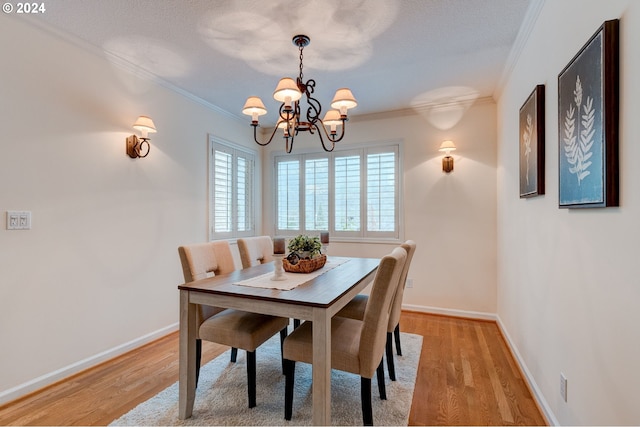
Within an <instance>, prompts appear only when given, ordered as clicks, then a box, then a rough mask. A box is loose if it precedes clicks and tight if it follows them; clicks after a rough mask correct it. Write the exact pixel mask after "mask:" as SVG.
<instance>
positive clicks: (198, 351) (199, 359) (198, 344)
mask: <svg viewBox="0 0 640 427" xmlns="http://www.w3.org/2000/svg"><path fill="white" fill-rule="evenodd" d="M200 363H202V340H201V339H200V338H198V339H197V340H196V388H198V378H200Z"/></svg>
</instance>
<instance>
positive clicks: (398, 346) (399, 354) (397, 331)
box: [393, 323, 402, 356]
mask: <svg viewBox="0 0 640 427" xmlns="http://www.w3.org/2000/svg"><path fill="white" fill-rule="evenodd" d="M393 334H394V335H395V337H396V353H397V354H398V356H402V347H401V346H400V323H398V324H397V325H396V328H395V329H394V330H393Z"/></svg>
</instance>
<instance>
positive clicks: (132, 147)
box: [127, 135, 151, 159]
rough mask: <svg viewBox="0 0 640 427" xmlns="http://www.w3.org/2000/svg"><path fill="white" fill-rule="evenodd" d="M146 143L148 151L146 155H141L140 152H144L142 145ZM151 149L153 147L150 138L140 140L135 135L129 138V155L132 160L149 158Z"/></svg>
mask: <svg viewBox="0 0 640 427" xmlns="http://www.w3.org/2000/svg"><path fill="white" fill-rule="evenodd" d="M145 143H146V144H147V151H146V153H144V155H140V152H141V151H142V144H145ZM150 148H151V147H150V145H149V140H148V138H140V139H138V137H137V136H135V135H131V136H129V137H127V155H128V156H129V157H131V158H132V159H137V158H143V157H147V154H149V150H150Z"/></svg>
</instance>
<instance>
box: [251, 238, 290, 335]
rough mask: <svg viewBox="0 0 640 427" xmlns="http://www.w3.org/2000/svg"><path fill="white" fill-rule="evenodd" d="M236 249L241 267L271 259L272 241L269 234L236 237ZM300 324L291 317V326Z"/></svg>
mask: <svg viewBox="0 0 640 427" xmlns="http://www.w3.org/2000/svg"><path fill="white" fill-rule="evenodd" d="M238 251H239V252H240V260H241V261H242V268H249V267H253V266H254V265H260V264H266V263H268V262H271V261H273V241H272V240H271V237H270V236H256V237H243V238H239V239H238ZM298 326H300V319H293V327H294V328H297V327H298Z"/></svg>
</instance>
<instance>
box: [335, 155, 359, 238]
mask: <svg viewBox="0 0 640 427" xmlns="http://www.w3.org/2000/svg"><path fill="white" fill-rule="evenodd" d="M360 164H361V157H360V156H359V155H357V154H354V155H345V156H336V157H335V161H334V182H335V191H334V193H335V195H334V204H335V213H334V227H335V231H336V232H353V231H360V212H361V211H360V203H361V201H360V194H361V193H360V181H361V171H360V169H361V166H360Z"/></svg>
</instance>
